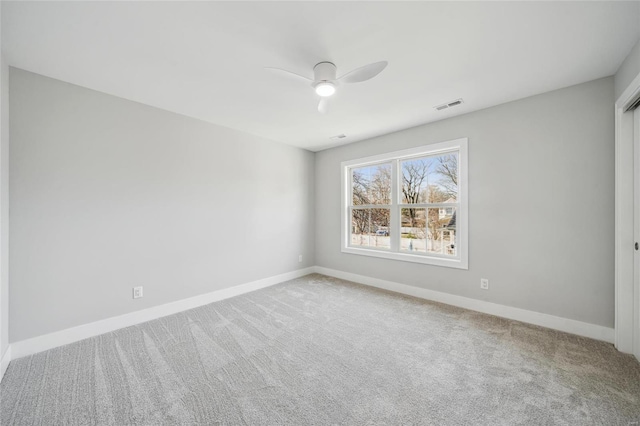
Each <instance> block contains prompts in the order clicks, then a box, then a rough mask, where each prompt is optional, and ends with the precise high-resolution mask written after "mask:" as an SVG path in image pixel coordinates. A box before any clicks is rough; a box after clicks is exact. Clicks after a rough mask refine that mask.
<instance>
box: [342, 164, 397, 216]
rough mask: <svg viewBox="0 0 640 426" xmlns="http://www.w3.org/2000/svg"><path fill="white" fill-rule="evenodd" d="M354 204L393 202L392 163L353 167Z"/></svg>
mask: <svg viewBox="0 0 640 426" xmlns="http://www.w3.org/2000/svg"><path fill="white" fill-rule="evenodd" d="M351 188H352V193H353V200H352V202H353V205H356V206H357V205H363V204H391V164H390V163H387V164H376V165H375V166H367V167H358V168H354V169H351Z"/></svg>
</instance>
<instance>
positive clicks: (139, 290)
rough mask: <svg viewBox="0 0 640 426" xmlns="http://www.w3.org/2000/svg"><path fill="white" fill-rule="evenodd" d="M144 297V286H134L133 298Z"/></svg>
mask: <svg viewBox="0 0 640 426" xmlns="http://www.w3.org/2000/svg"><path fill="white" fill-rule="evenodd" d="M141 297H142V286H140V287H134V288H133V298H134V299H139V298H141Z"/></svg>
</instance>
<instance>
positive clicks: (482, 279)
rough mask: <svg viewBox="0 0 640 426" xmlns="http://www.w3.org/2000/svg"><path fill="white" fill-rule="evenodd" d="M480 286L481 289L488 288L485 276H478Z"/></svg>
mask: <svg viewBox="0 0 640 426" xmlns="http://www.w3.org/2000/svg"><path fill="white" fill-rule="evenodd" d="M480 288H481V289H483V290H489V280H488V279H486V278H480Z"/></svg>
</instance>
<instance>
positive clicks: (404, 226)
mask: <svg viewBox="0 0 640 426" xmlns="http://www.w3.org/2000/svg"><path fill="white" fill-rule="evenodd" d="M400 217H401V219H400V220H401V224H400V250H405V251H413V252H421V253H426V251H427V250H426V247H427V244H426V239H427V229H426V223H427V220H426V209H402V212H401V215H400Z"/></svg>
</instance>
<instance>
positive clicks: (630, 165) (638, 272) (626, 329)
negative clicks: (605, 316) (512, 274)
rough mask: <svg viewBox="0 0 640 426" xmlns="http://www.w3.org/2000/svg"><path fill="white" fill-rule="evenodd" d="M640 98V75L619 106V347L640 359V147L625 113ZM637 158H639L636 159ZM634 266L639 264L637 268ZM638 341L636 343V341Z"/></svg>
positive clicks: (616, 201)
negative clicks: (639, 246) (639, 177)
mask: <svg viewBox="0 0 640 426" xmlns="http://www.w3.org/2000/svg"><path fill="white" fill-rule="evenodd" d="M638 95H640V74H638V75H637V76H636V78H635V79H634V80H633V81H632V82H631V84H630V85H629V86H628V87H627V88H626V90H625V91H624V92H623V93H622V95H621V96H620V97H619V98H618V100H617V101H616V103H615V296H614V297H615V299H614V300H615V346H616V348H617V349H618V350H619V351H621V352H626V353H633V354H634V355H635V356H636V358H638V359H640V325H639V324H638V323H637V321H636V319H637V318H638V315H640V314H639V313H638V312H636V311H637V310H638V309H640V301H637V300H636V299H638V297H640V278H638V277H640V269H638V268H639V267H640V265H639V263H638V262H637V259H638V258H640V255H639V254H636V253H640V252H637V251H636V250H635V248H634V244H635V242H636V241H638V242H640V235H638V233H640V229H639V228H640V223H639V222H638V220H637V219H636V218H635V217H636V215H635V212H634V210H635V206H634V204H635V196H634V195H635V191H638V193H639V194H640V187H639V185H634V181H635V177H636V173H640V149H639V148H640V147H637V148H636V149H634V143H635V142H634V133H635V132H634V119H633V116H634V112H633V111H630V112H626V113H625V112H624V110H625V108H626V107H627V106H628V105H629V104H630V102H631V101H632V100H633V99H636V97H637V96H638ZM636 156H637V157H638V159H637V160H635V158H636ZM634 265H638V266H636V267H634ZM634 341H635V342H634Z"/></svg>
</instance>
